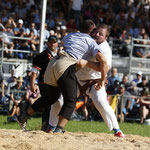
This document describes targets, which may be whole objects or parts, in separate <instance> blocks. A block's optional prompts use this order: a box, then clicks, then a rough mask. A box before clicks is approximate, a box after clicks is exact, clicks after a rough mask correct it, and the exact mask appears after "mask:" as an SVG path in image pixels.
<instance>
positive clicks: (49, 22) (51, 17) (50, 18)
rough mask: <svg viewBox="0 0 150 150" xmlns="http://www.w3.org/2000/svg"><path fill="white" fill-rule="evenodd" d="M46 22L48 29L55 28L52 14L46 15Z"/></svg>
mask: <svg viewBox="0 0 150 150" xmlns="http://www.w3.org/2000/svg"><path fill="white" fill-rule="evenodd" d="M46 23H47V25H48V30H54V29H55V24H56V23H55V20H54V18H53V16H52V14H49V15H48V19H47V20H46Z"/></svg>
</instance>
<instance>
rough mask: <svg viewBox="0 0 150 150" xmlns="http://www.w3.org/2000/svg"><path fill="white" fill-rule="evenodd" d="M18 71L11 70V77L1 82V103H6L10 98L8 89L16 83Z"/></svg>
mask: <svg viewBox="0 0 150 150" xmlns="http://www.w3.org/2000/svg"><path fill="white" fill-rule="evenodd" d="M17 78H18V73H17V72H13V71H12V72H11V77H9V78H8V80H7V81H6V80H3V82H2V98H1V101H2V102H3V103H7V102H9V100H10V89H11V88H12V87H14V86H15V85H16V84H17Z"/></svg>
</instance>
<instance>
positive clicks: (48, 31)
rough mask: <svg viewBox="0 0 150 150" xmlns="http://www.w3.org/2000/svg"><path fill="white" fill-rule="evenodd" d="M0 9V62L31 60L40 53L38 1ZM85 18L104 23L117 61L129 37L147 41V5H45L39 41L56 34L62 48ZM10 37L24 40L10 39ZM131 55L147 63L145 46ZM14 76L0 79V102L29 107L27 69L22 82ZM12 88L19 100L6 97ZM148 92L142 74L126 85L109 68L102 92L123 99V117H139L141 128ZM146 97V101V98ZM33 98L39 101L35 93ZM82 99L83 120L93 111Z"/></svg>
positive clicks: (104, 1) (143, 0) (5, 2)
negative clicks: (0, 46)
mask: <svg viewBox="0 0 150 150" xmlns="http://www.w3.org/2000/svg"><path fill="white" fill-rule="evenodd" d="M0 8H1V9H0V10H1V11H0V34H1V35H3V36H4V38H0V40H1V43H2V42H4V49H5V52H4V57H7V58H12V57H13V58H21V59H22V58H23V59H32V58H33V57H34V54H35V53H37V52H38V50H39V37H40V24H41V11H42V1H41V0H0ZM85 19H92V20H93V21H94V22H95V24H96V25H98V24H100V23H106V24H108V25H109V26H110V28H111V32H110V37H112V38H114V39H119V42H118V41H117V44H121V45H122V46H121V49H118V51H117V54H120V56H128V55H129V51H130V49H129V47H127V46H126V44H130V42H131V38H132V37H134V38H138V39H146V40H149V37H150V1H149V0H121V1H120V0H47V14H46V23H45V30H44V39H45V40H47V39H48V37H49V36H51V35H56V36H57V37H58V39H59V43H61V40H62V38H63V37H64V36H65V35H67V34H68V33H69V32H71V31H77V30H79V29H80V26H81V24H82V22H83V20H85ZM9 36H17V37H19V38H26V37H27V38H29V39H24V40H18V39H11V38H10V37H9ZM136 43H137V44H146V45H147V44H150V43H149V42H147V41H146V42H145V41H142V42H141V41H136ZM13 50H26V51H29V52H30V53H22V52H14V51H13ZM114 54H116V53H114ZM133 55H134V56H136V57H141V58H149V57H150V51H149V48H148V47H146V48H145V47H135V48H134V51H133ZM16 74H17V73H15V72H13V73H12V76H11V77H10V78H9V79H8V80H7V81H3V80H2V79H1V81H2V82H3V85H4V86H5V87H4V88H5V89H6V91H7V92H5V93H2V99H1V103H3V102H4V101H7V99H8V98H9V100H11V101H12V103H13V104H14V103H17V102H15V98H14V97H17V98H16V99H17V100H18V101H19V103H21V104H22V105H19V106H20V107H26V105H27V104H28V103H26V102H25V103H23V101H24V100H27V99H28V101H29V103H33V102H32V100H33V98H29V97H30V96H29V95H31V97H33V95H32V93H31V91H30V90H29V82H28V81H29V78H30V77H29V76H30V71H29V70H27V75H26V77H25V78H24V79H21V77H18V76H17V75H16ZM9 83H11V84H9ZM19 83H22V85H19ZM35 84H36V83H35ZM18 85H19V86H18ZM20 86H21V87H20ZM14 87H15V91H16V90H19V91H21V90H23V91H26V92H20V94H19V95H17V94H16V92H14V93H11V91H10V89H11V88H12V89H13V88H14ZM18 88H19V89H18ZM37 91H38V90H37ZM148 91H149V82H148V81H147V78H146V77H145V76H142V72H138V73H137V78H136V79H135V80H133V81H128V76H127V75H124V76H123V78H122V79H120V78H119V77H117V69H116V68H113V69H112V74H111V75H110V76H109V77H108V85H107V93H108V94H110V95H117V94H120V95H126V97H125V98H124V99H125V100H124V104H123V106H124V107H123V110H122V111H123V114H124V117H125V118H126V117H127V116H129V115H131V116H132V115H133V116H134V115H135V114H138V113H140V118H141V119H140V120H141V123H143V121H144V119H145V118H146V116H147V114H149V113H150V112H149V110H150V108H149V106H150V104H147V103H145V101H146V99H147V97H148V94H149V92H148ZM22 93H24V94H22ZM146 94H147V96H145V95H146ZM3 96H5V97H3ZM36 96H37V97H38V96H39V92H37V95H36ZM36 96H35V97H36ZM37 97H36V98H37ZM143 97H144V98H143ZM145 97H146V98H145ZM22 98H23V99H22ZM36 98H35V100H36ZM29 99H30V100H29ZM31 99H32V100H31ZM83 99H86V100H85V101H86V103H85V101H84V103H82V105H81V107H77V108H78V109H79V108H82V110H83V113H84V116H85V118H86V119H88V117H91V116H92V112H94V111H93V110H94V106H93V105H92V104H91V101H90V100H89V98H87V97H84V98H82V100H81V101H83ZM108 99H109V98H108ZM33 101H34V100H33ZM79 101H80V100H79ZM89 101H90V102H89ZM13 104H12V105H13ZM12 105H11V106H12ZM16 105H17V104H16ZM89 106H90V107H89ZM18 111H19V110H18V109H17V108H15V109H12V108H9V112H10V115H11V116H13V115H14V114H15V113H18ZM88 111H89V113H88ZM120 111H121V110H120ZM137 112H138V113H137ZM91 118H92V117H91ZM118 118H119V116H118Z"/></svg>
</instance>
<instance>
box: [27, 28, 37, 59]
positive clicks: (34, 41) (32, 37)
mask: <svg viewBox="0 0 150 150" xmlns="http://www.w3.org/2000/svg"><path fill="white" fill-rule="evenodd" d="M28 37H29V38H30V40H28V44H29V46H30V50H31V53H30V54H29V57H32V56H33V55H34V52H37V49H38V45H39V39H37V36H35V35H34V31H33V30H30V34H29V36H28Z"/></svg>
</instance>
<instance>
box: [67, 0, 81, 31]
mask: <svg viewBox="0 0 150 150" xmlns="http://www.w3.org/2000/svg"><path fill="white" fill-rule="evenodd" d="M70 3H71V4H70V5H71V15H70V16H73V17H74V19H75V23H76V26H77V29H78V28H79V25H80V14H81V9H82V6H83V0H71V1H70Z"/></svg>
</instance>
